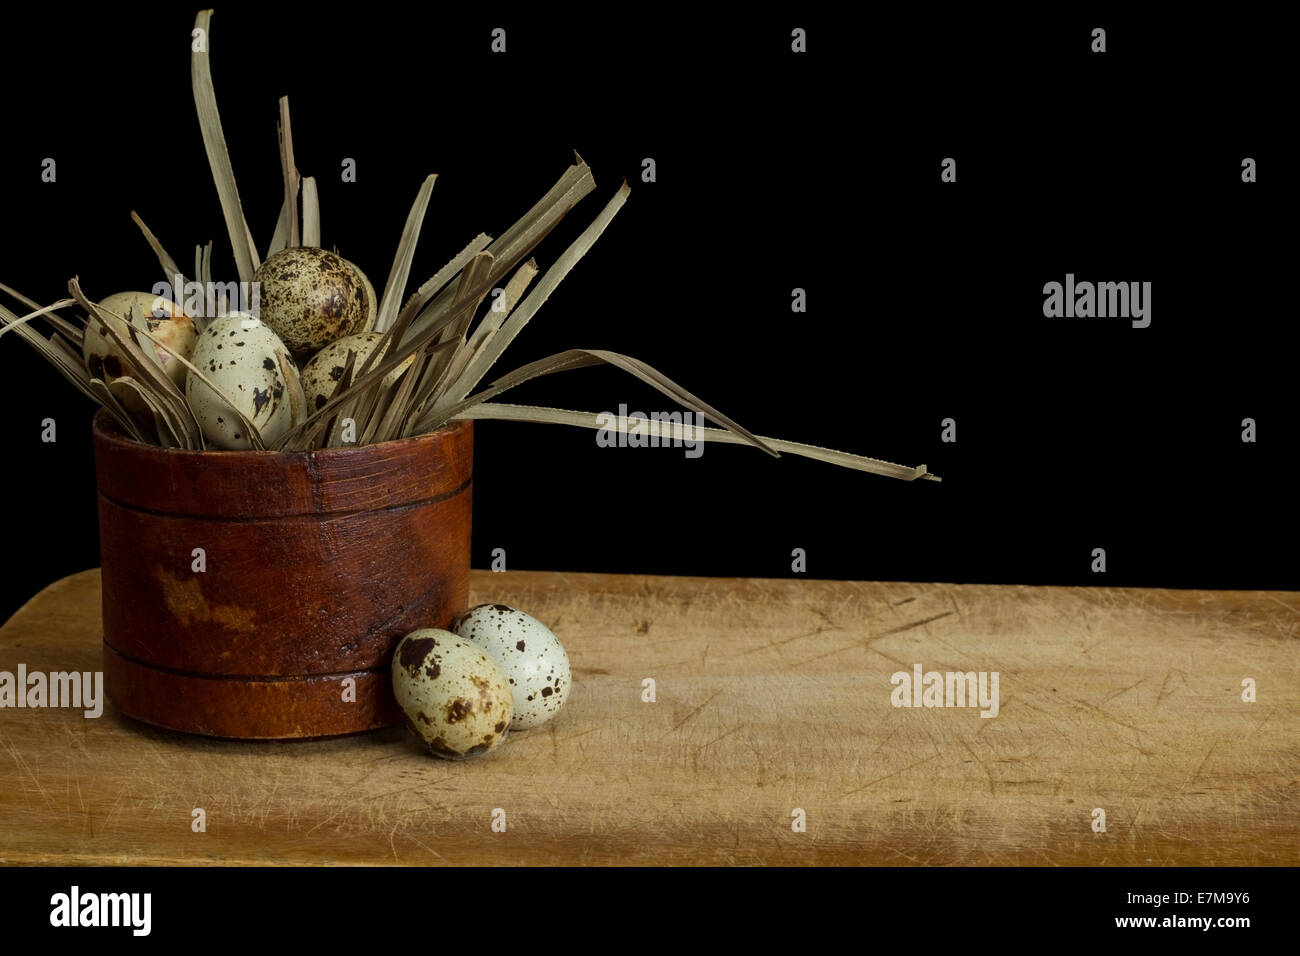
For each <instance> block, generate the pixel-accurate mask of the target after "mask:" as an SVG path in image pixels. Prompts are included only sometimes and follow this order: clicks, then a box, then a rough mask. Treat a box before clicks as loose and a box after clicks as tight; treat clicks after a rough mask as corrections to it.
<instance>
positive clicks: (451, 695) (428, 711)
mask: <svg viewBox="0 0 1300 956" xmlns="http://www.w3.org/2000/svg"><path fill="white" fill-rule="evenodd" d="M393 694H394V695H395V696H396V697H397V702H398V704H400V705H401V707H402V710H403V711H404V712H405V713H406V720H407V723H408V724H409V725H410V727H411V729H412V730H413V731H415V733H416V735H417V736H419V738H420V739H421V740H423V741H424V743H425V744H426V745H427V746H428V748H429V750H430V751H431V752H432V753H433V754H434V755H436V756H438V757H445V758H447V759H450V760H457V759H459V758H461V757H471V756H474V755H475V754H481V753H486V752H487V751H489V750H492V749H493V748H495V747H498V746H500V744H501V741H502V740H504V739H505V737H506V734H507V733H509V731H510V721H511V719H512V718H513V716H514V704H513V698H512V696H511V693H510V684H509V683H508V682H507V681H506V676H505V674H503V673H502V672H501V668H500V667H498V666H497V664H496V662H495V661H494V660H493V659H492V658H491V657H490V656H488V655H487V654H486V653H485V652H484V651H483V650H482V648H479V647H476V646H474V645H473V644H471V643H470V642H469V641H465V640H462V639H461V638H459V637H457V636H456V635H455V634H453V633H451V632H450V631H442V630H437V629H434V628H425V629H422V630H419V631H412V632H411V633H410V634H407V635H406V636H405V637H404V638H402V640H401V642H400V643H399V644H398V645H397V650H396V651H395V652H394V653H393Z"/></svg>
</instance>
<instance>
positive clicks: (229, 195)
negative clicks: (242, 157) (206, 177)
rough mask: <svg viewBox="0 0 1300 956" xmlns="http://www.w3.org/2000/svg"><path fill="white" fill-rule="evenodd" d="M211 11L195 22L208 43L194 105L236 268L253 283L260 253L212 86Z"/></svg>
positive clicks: (193, 70)
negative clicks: (251, 237) (250, 231)
mask: <svg viewBox="0 0 1300 956" xmlns="http://www.w3.org/2000/svg"><path fill="white" fill-rule="evenodd" d="M211 20H212V11H211V10H200V11H199V13H198V16H197V17H196V18H195V20H194V29H195V30H199V31H201V33H200V36H202V37H203V39H204V43H203V44H202V49H196V50H195V51H194V52H193V53H192V54H191V56H190V82H191V84H192V86H193V88H194V106H195V109H196V110H197V111H198V116H199V129H200V130H201V131H202V133H203V147H204V149H205V150H206V151H207V154H208V165H209V166H210V167H211V168H212V179H213V181H214V182H215V183H216V186H217V196H218V197H219V198H220V200H221V212H222V215H223V216H224V217H225V220H226V230H227V231H228V232H229V233H230V246H231V250H232V251H233V252H234V256H235V268H236V269H237V271H238V272H239V280H240V281H241V282H252V281H253V273H254V272H256V271H257V266H258V263H257V253H256V252H255V251H254V250H253V244H252V242H251V241H250V240H249V236H248V223H247V221H246V220H245V218H244V210H243V207H242V206H241V205H240V203H239V187H238V186H236V185H235V171H234V169H233V168H231V165H230V153H229V151H228V150H227V149H226V137H225V134H224V133H222V131H221V115H220V114H219V113H218V112H217V95H216V91H215V90H214V89H213V86H212V64H211V62H210V61H209V59H208V56H209V51H210V50H211V49H212V31H211Z"/></svg>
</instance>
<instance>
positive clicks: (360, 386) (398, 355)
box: [274, 284, 487, 451]
mask: <svg viewBox="0 0 1300 956" xmlns="http://www.w3.org/2000/svg"><path fill="white" fill-rule="evenodd" d="M476 291H477V292H482V293H484V294H486V291H487V286H486V284H485V285H484V286H483V287H482V288H481V289H478V290H476ZM471 304H472V303H470V302H466V303H464V304H463V305H462V306H460V307H459V309H468V308H469V307H470V305H471ZM458 315H459V310H458V309H452V310H451V311H449V312H447V313H445V314H444V315H443V316H442V317H440V318H439V319H437V320H436V321H435V322H434V324H433V325H432V326H430V327H429V328H428V329H426V330H425V331H424V332H422V333H421V334H420V335H418V336H416V337H415V338H414V339H412V340H411V341H409V342H402V343H401V344H399V345H397V346H394V347H393V348H391V349H389V350H388V351H386V352H385V353H384V357H383V361H381V362H379V363H378V364H377V366H376V367H374V368H372V369H370V371H368V372H366V373H365V374H364V375H361V376H359V377H358V379H357V381H356V383H355V384H354V388H355V389H356V390H357V394H362V391H363V390H364V389H368V388H376V387H379V383H380V382H382V381H383V379H384V377H385V376H386V375H387V374H388V373H389V372H391V371H392V370H393V369H395V368H397V367H398V366H399V365H401V364H402V363H403V362H405V361H406V360H407V359H408V358H409V357H411V356H412V355H415V354H417V353H419V352H421V351H422V350H424V349H425V348H426V347H427V346H428V345H429V343H430V342H431V341H432V340H433V338H434V336H436V335H437V334H438V332H439V331H441V330H442V328H443V327H444V326H446V325H447V324H448V323H450V322H451V321H453V320H454V319H456V318H457V317H458ZM375 352H378V347H376V349H375ZM372 357H373V353H372ZM351 397H353V396H343V395H341V394H339V393H338V391H337V390H336V391H335V395H334V397H333V398H331V399H330V400H329V401H327V402H326V403H325V404H324V405H322V406H321V407H320V408H318V409H317V410H316V411H315V412H313V413H312V414H311V416H310V417H308V419H307V421H305V422H303V424H302V425H301V426H298V427H295V428H291V429H289V431H287V432H285V433H284V434H283V435H281V436H280V439H279V440H278V441H277V442H276V443H275V445H274V448H275V449H276V450H277V451H288V450H291V449H293V448H294V447H295V443H297V442H298V441H299V440H300V439H301V438H302V437H303V436H304V435H305V434H308V433H309V432H313V431H316V430H318V428H317V425H318V423H319V422H320V420H321V419H322V418H324V417H326V416H328V415H330V414H332V413H333V412H334V411H335V410H336V409H337V408H338V406H339V405H340V404H341V403H342V402H343V401H344V400H345V399H346V398H351Z"/></svg>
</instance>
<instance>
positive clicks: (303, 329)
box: [253, 246, 378, 354]
mask: <svg viewBox="0 0 1300 956" xmlns="http://www.w3.org/2000/svg"><path fill="white" fill-rule="evenodd" d="M253 281H254V282H259V283H261V293H260V296H261V297H260V300H259V301H260V311H259V313H258V317H259V318H260V319H261V320H262V321H263V322H265V323H266V324H267V325H269V326H270V327H271V330H272V331H273V332H275V333H276V334H277V335H278V336H280V338H281V339H282V340H283V341H284V344H285V345H287V346H289V348H290V349H291V350H292V351H293V352H295V353H298V354H306V353H309V352H313V351H315V350H316V349H318V348H321V347H322V346H324V345H326V344H327V343H329V342H333V341H334V340H335V339H339V338H342V337H343V336H345V335H352V334H354V333H357V332H368V331H369V330H370V329H371V328H373V327H374V324H375V313H376V309H377V308H378V302H377V301H376V299H375V289H374V287H373V286H372V285H371V284H370V280H369V279H367V278H366V277H365V274H364V273H363V272H362V271H361V270H360V269H358V268H357V267H356V266H355V265H353V264H352V263H351V262H348V261H347V260H346V259H344V258H343V257H342V256H338V255H335V254H334V253H332V252H328V251H326V250H324V249H319V248H317V247H315V246H298V247H295V248H291V249H281V250H280V251H279V252H277V253H276V254H275V255H273V256H271V257H270V258H269V259H267V260H266V261H265V262H263V263H262V265H261V267H260V268H259V269H258V270H257V272H256V273H255V274H254V276H253Z"/></svg>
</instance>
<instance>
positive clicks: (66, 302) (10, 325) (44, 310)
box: [0, 299, 77, 338]
mask: <svg viewBox="0 0 1300 956" xmlns="http://www.w3.org/2000/svg"><path fill="white" fill-rule="evenodd" d="M76 302H77V300H76V299H60V300H59V301H58V302H55V303H54V304H53V305H46V306H41V307H40V308H38V309H37V310H36V311H35V312H29V313H27V314H26V315H24V316H19V317H17V318H14V319H12V320H8V321H6V323H5V325H4V326H3V327H0V338H4V334H5V333H6V332H8V331H9V330H10V329H17V328H20V327H21V326H23V325H25V324H26V323H28V322H30V321H31V320H32V319H39V318H41V317H42V316H44V317H45V318H47V319H48V318H49V313H50V312H52V311H53V310H55V309H64V308H67V307H68V306H70V305H75V304H76ZM41 337H42V338H44V336H41Z"/></svg>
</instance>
